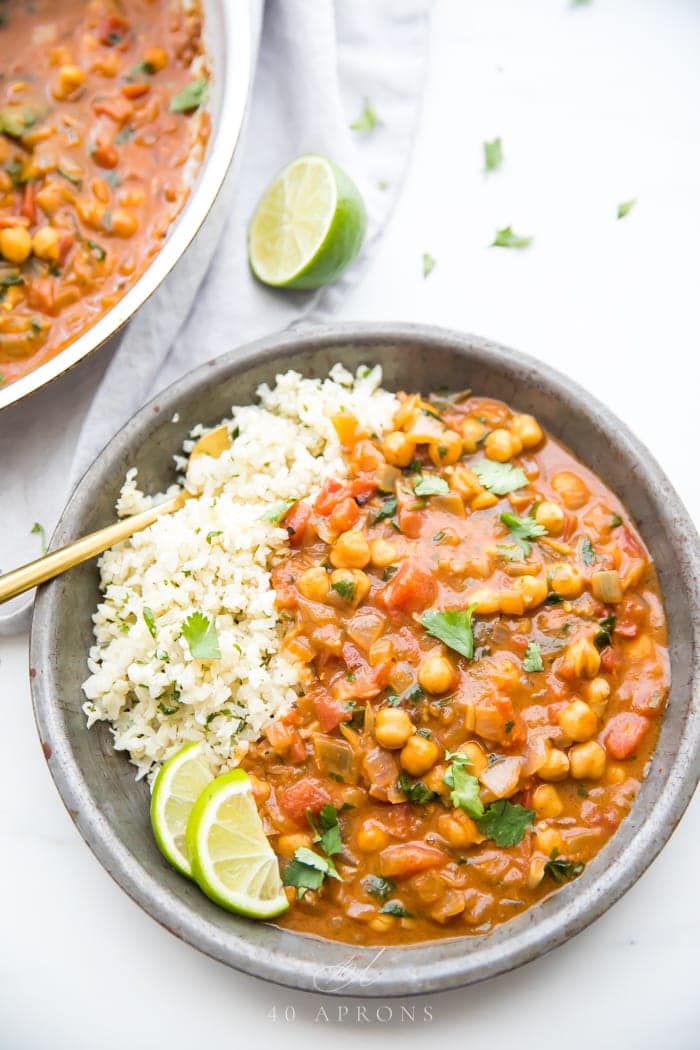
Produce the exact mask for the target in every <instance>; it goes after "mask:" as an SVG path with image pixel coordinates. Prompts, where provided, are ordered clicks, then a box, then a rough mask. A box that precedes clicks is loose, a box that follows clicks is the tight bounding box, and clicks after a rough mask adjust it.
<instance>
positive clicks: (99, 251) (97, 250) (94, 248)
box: [86, 241, 107, 262]
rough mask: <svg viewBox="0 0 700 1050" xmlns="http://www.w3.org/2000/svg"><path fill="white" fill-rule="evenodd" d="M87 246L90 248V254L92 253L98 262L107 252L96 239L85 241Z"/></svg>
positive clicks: (104, 257)
mask: <svg viewBox="0 0 700 1050" xmlns="http://www.w3.org/2000/svg"><path fill="white" fill-rule="evenodd" d="M86 243H87V246H88V248H89V249H90V254H91V255H94V257H95V258H96V259H97V261H98V262H102V261H103V260H104V259H106V258H107V252H106V251H105V250H104V248H103V247H102V245H101V244H98V243H97V241H87V242H86Z"/></svg>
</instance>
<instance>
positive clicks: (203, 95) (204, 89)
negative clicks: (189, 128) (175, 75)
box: [170, 77, 209, 113]
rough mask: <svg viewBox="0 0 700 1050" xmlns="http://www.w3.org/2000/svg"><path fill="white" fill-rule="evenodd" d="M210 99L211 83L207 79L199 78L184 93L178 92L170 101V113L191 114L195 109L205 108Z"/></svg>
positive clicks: (186, 87) (192, 81) (185, 88)
mask: <svg viewBox="0 0 700 1050" xmlns="http://www.w3.org/2000/svg"><path fill="white" fill-rule="evenodd" d="M208 97H209V81H208V80H207V78H206V77H198V78H197V80H191V81H190V82H189V84H186V85H185V87H184V88H183V89H182V91H178V93H177V95H174V96H173V98H172V99H171V100H170V111H171V112H172V113H190V112H191V111H192V110H193V109H199V107H200V106H203V105H204V103H205V102H206V101H207V98H208Z"/></svg>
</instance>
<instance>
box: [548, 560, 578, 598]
mask: <svg viewBox="0 0 700 1050" xmlns="http://www.w3.org/2000/svg"><path fill="white" fill-rule="evenodd" d="M547 582H548V583H549V586H550V587H551V589H552V590H553V591H554V593H555V594H558V595H560V597H562V598H578V596H579V595H580V594H581V593H582V591H583V588H584V579H583V576H582V575H581V573H580V572H579V571H578V569H577V568H576V567H575V566H574V565H568V564H567V563H566V562H564V561H561V562H557V563H556V564H555V565H552V566H551V568H550V570H549V572H548V573H547Z"/></svg>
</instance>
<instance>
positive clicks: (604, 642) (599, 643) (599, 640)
mask: <svg viewBox="0 0 700 1050" xmlns="http://www.w3.org/2000/svg"><path fill="white" fill-rule="evenodd" d="M614 630H615V615H614V614H613V613H610V615H609V616H606V617H605V619H604V620H601V621H600V622H599V624H598V631H597V633H596V634H595V636H594V638H593V641H594V643H595V646H596V649H605V648H606V647H607V646H608V645H611V644H612V633H613V631H614Z"/></svg>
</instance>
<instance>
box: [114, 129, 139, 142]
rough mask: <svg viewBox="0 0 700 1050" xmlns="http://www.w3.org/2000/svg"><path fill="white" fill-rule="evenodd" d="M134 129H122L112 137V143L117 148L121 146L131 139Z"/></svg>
mask: <svg viewBox="0 0 700 1050" xmlns="http://www.w3.org/2000/svg"><path fill="white" fill-rule="evenodd" d="M133 134H134V129H133V128H130V127H128V126H127V127H125V128H122V130H121V131H120V132H119V134H118V135H115V137H114V143H115V145H117V146H123V145H124V143H125V142H128V141H129V139H130V138H132V137H133Z"/></svg>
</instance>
